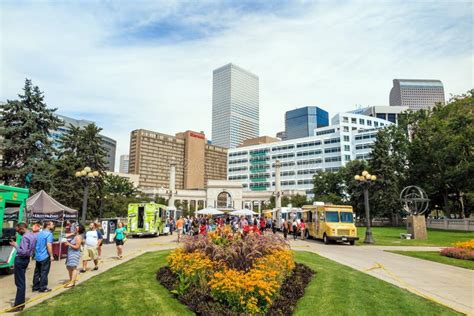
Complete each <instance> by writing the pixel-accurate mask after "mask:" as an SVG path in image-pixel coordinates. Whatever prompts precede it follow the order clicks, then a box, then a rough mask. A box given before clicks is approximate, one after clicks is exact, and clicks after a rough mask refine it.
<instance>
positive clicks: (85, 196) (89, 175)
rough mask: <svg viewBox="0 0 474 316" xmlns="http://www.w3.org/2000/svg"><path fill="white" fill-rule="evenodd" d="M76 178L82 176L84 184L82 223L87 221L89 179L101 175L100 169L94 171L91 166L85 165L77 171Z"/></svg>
mask: <svg viewBox="0 0 474 316" xmlns="http://www.w3.org/2000/svg"><path fill="white" fill-rule="evenodd" d="M75 176H76V178H80V179H81V180H82V183H83V184H84V194H83V196H82V214H81V217H82V218H81V222H82V224H85V223H86V214H87V199H88V198H89V186H90V182H89V180H92V179H94V178H97V177H98V176H99V171H92V169H91V168H89V167H85V168H84V169H82V170H81V171H76V173H75Z"/></svg>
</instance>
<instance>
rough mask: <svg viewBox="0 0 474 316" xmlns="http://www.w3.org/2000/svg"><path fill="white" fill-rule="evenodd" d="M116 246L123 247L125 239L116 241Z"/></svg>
mask: <svg viewBox="0 0 474 316" xmlns="http://www.w3.org/2000/svg"><path fill="white" fill-rule="evenodd" d="M115 245H116V246H123V239H115Z"/></svg>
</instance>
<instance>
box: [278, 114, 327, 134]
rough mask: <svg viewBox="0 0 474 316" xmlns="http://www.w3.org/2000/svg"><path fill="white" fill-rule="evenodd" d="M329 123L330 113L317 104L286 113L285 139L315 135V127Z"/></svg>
mask: <svg viewBox="0 0 474 316" xmlns="http://www.w3.org/2000/svg"><path fill="white" fill-rule="evenodd" d="M328 125H329V114H328V112H326V111H324V110H323V109H321V108H319V107H317V106H305V107H302V108H298V109H294V110H291V111H287V112H286V113H285V132H286V135H285V136H286V138H285V139H295V138H301V137H308V136H311V135H313V131H314V129H315V128H319V127H325V126H328Z"/></svg>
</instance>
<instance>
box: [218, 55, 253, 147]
mask: <svg viewBox="0 0 474 316" xmlns="http://www.w3.org/2000/svg"><path fill="white" fill-rule="evenodd" d="M258 135H259V79H258V77H257V76H256V75H254V74H253V73H251V72H249V71H247V70H244V69H242V68H240V67H238V66H236V65H234V64H227V65H225V66H223V67H220V68H218V69H216V70H214V72H213V85H212V143H213V144H214V145H217V146H221V147H224V148H235V147H237V146H239V145H241V144H242V143H243V141H244V140H246V139H250V138H255V137H257V136H258Z"/></svg>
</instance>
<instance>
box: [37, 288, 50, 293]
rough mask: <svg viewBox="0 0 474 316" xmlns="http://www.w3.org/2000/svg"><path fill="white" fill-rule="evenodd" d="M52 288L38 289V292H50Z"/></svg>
mask: <svg viewBox="0 0 474 316" xmlns="http://www.w3.org/2000/svg"><path fill="white" fill-rule="evenodd" d="M51 291H52V290H51V289H44V290H40V291H39V292H40V293H47V292H51Z"/></svg>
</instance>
